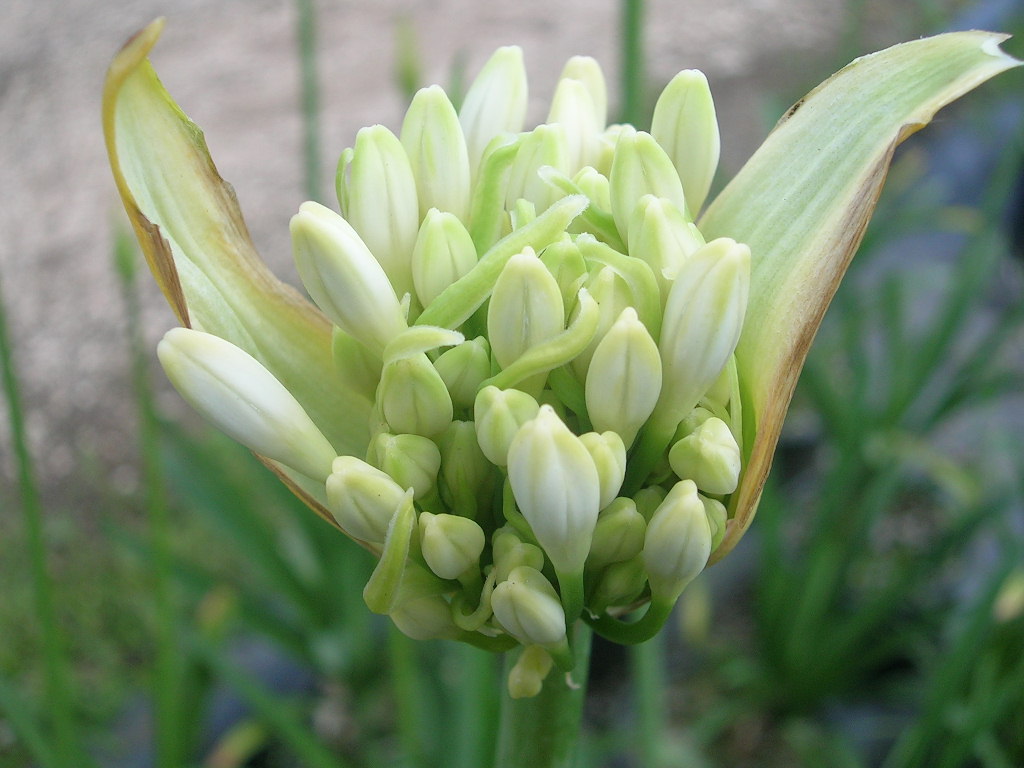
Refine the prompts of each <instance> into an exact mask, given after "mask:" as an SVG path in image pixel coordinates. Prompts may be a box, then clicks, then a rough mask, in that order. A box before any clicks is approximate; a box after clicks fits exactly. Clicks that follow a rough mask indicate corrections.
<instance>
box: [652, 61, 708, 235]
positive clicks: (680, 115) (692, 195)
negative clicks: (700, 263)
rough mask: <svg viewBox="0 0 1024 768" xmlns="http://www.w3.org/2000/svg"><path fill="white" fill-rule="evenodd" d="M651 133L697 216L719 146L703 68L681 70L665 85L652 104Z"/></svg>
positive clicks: (704, 196) (706, 191)
mask: <svg viewBox="0 0 1024 768" xmlns="http://www.w3.org/2000/svg"><path fill="white" fill-rule="evenodd" d="M651 135H653V136H654V138H655V139H657V141H658V143H659V144H660V145H661V146H663V147H664V148H665V151H666V152H667V153H668V156H669V157H670V158H672V163H673V164H674V165H675V168H676V171H678V173H679V178H680V179H681V180H682V183H683V191H684V193H685V194H686V201H687V203H689V205H690V212H691V213H692V214H693V215H694V216H696V215H697V214H698V213H699V212H700V209H701V206H703V205H704V200H705V198H707V195H708V190H709V189H711V181H712V179H714V177H715V169H717V168H718V155H719V150H720V146H721V144H720V140H719V135H718V118H717V117H716V115H715V103H714V100H713V99H712V98H711V89H710V88H709V87H708V80H707V78H706V77H705V76H704V73H703V72H700V71H698V70H696V69H686V70H683V71H682V72H680V73H679V74H678V75H676V76H675V77H674V78H672V80H671V81H670V82H669V84H668V85H667V86H665V90H664V91H662V92H661V96H659V97H658V102H657V104H655V105H654V117H653V119H652V121H651Z"/></svg>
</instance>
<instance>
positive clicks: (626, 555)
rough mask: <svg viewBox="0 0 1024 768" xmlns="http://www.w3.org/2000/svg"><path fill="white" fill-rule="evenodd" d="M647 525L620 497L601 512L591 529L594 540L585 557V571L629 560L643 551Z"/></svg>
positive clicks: (630, 501) (625, 500) (633, 504)
mask: <svg viewBox="0 0 1024 768" xmlns="http://www.w3.org/2000/svg"><path fill="white" fill-rule="evenodd" d="M646 531H647V521H646V520H644V517H643V515H641V514H640V513H639V512H638V511H637V509H636V503H635V502H634V501H633V500H632V499H627V498H624V497H620V498H618V499H615V500H614V501H613V502H612V503H611V504H609V505H608V506H606V507H605V508H604V509H602V510H601V514H599V515H598V516H597V526H596V527H595V528H594V540H593V542H592V543H591V545H590V554H589V555H587V569H588V570H594V569H598V568H603V567H604V566H606V565H609V564H610V563H618V562H622V561H623V560H629V559H630V558H632V557H636V556H637V555H639V554H640V552H641V550H642V549H643V548H644V534H645V532H646Z"/></svg>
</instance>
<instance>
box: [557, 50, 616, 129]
mask: <svg viewBox="0 0 1024 768" xmlns="http://www.w3.org/2000/svg"><path fill="white" fill-rule="evenodd" d="M559 78H560V80H565V79H570V80H579V81H580V82H581V83H583V86H584V87H585V88H586V89H587V92H588V93H589V95H590V101H591V103H592V104H593V105H594V125H595V128H594V130H595V132H601V131H603V130H604V128H605V123H607V122H608V85H607V84H606V83H605V79H604V73H603V72H602V71H601V65H600V64H598V63H597V59H594V58H592V57H590V56H573V57H572V58H571V59H569V60H568V61H567V62H566V63H565V66H564V67H563V68H562V74H561V75H559Z"/></svg>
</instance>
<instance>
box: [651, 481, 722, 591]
mask: <svg viewBox="0 0 1024 768" xmlns="http://www.w3.org/2000/svg"><path fill="white" fill-rule="evenodd" d="M710 556H711V526H710V524H709V523H708V516H707V513H706V512H705V511H704V504H703V503H702V502H701V500H700V497H699V496H698V495H697V486H696V485H694V484H693V481H692V480H680V481H679V482H678V483H676V484H675V485H674V486H673V487H672V490H671V491H669V493H668V496H666V497H665V500H664V501H663V502H662V503H661V506H659V507H658V509H657V510H655V512H654V516H653V517H652V518H651V521H650V523H648V524H647V535H646V536H645V538H644V551H643V559H644V568H645V569H646V570H647V578H648V581H649V582H650V584H651V597H652V599H653V600H656V601H666V602H670V603H671V602H675V601H676V599H677V598H678V597H679V595H680V594H682V591H683V590H684V589H685V588H686V585H687V584H689V583H690V582H691V581H693V579H694V578H696V576H697V575H698V574H699V573H700V572H701V571H703V570H704V566H705V565H707V562H708V557H710Z"/></svg>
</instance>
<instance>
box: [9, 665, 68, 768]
mask: <svg viewBox="0 0 1024 768" xmlns="http://www.w3.org/2000/svg"><path fill="white" fill-rule="evenodd" d="M0 716H2V717H3V719H4V720H6V721H7V724H8V725H9V726H10V728H11V730H12V731H13V732H14V737H15V739H17V740H18V741H19V742H20V743H21V745H22V746H24V747H25V750H26V751H27V752H28V754H29V755H31V757H32V759H33V760H35V761H36V762H37V764H38V766H39V768H56V766H67V765H71V764H70V763H61V762H59V761H58V758H57V754H56V753H55V751H54V749H53V748H52V747H51V746H50V742H51V741H52V739H50V738H49V737H48V736H47V734H45V733H44V732H43V727H42V721H41V719H40V718H39V717H38V715H37V714H36V712H35V711H34V710H33V709H32V707H31V706H29V703H28V702H27V701H25V700H24V699H23V698H22V697H21V695H20V694H19V693H18V691H17V689H15V687H14V686H13V685H10V684H9V683H8V682H7V681H6V680H4V679H3V678H0Z"/></svg>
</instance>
